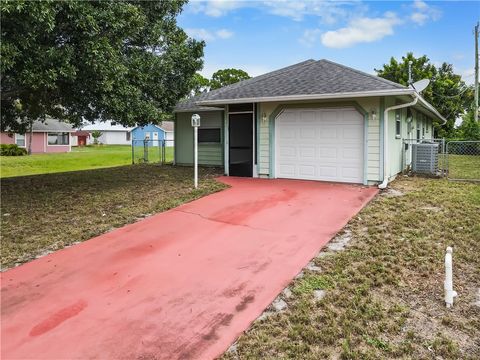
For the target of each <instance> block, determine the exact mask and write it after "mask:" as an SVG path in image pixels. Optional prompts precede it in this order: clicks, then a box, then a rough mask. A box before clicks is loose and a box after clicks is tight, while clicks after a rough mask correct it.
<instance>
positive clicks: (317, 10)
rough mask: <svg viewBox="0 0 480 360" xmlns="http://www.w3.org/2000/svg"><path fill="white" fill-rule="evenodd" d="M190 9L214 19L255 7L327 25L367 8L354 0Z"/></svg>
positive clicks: (204, 1)
mask: <svg viewBox="0 0 480 360" xmlns="http://www.w3.org/2000/svg"><path fill="white" fill-rule="evenodd" d="M189 6H190V8H191V9H192V10H193V12H195V13H203V14H205V15H208V16H212V17H220V16H224V15H227V14H228V13H230V12H232V11H234V10H238V9H241V8H255V9H259V10H262V11H264V12H267V13H269V14H273V15H277V16H283V17H288V18H290V19H292V20H295V21H301V20H303V18H304V17H305V16H316V17H318V18H320V21H321V22H322V23H325V24H333V23H335V22H337V21H338V20H340V19H345V18H346V17H348V16H349V15H350V14H351V13H355V14H357V15H358V14H359V13H360V12H361V11H364V10H365V8H366V7H365V6H364V5H362V4H361V2H359V1H354V0H338V1H330V0H263V1H248V0H243V1H242V0H240V1H238V0H193V1H192V2H191V3H190V5H189ZM348 7H353V10H352V9H350V10H351V11H348V10H349V9H348Z"/></svg>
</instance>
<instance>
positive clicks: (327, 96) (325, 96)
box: [195, 89, 415, 106]
mask: <svg viewBox="0 0 480 360" xmlns="http://www.w3.org/2000/svg"><path fill="white" fill-rule="evenodd" d="M414 93H415V90H414V89H398V90H375V91H359V92H343V93H331V94H308V95H284V96H265V97H250V98H240V99H221V100H202V101H197V102H195V105H198V106H215V105H226V104H241V103H246V102H271V101H296V100H322V99H324V100H329V99H345V98H360V97H372V96H394V95H413V94H414Z"/></svg>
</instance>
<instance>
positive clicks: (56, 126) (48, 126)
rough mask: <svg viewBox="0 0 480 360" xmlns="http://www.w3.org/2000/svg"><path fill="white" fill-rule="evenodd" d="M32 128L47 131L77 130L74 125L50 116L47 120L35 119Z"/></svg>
mask: <svg viewBox="0 0 480 360" xmlns="http://www.w3.org/2000/svg"><path fill="white" fill-rule="evenodd" d="M32 129H33V131H35V132H46V131H60V132H74V131H75V129H74V128H73V126H72V125H70V124H67V123H65V122H62V121H59V120H57V119H52V118H49V117H47V119H46V120H45V122H41V121H34V122H33V125H32Z"/></svg>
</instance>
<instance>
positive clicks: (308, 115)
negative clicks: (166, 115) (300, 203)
mask: <svg viewBox="0 0 480 360" xmlns="http://www.w3.org/2000/svg"><path fill="white" fill-rule="evenodd" d="M395 105H398V106H401V108H399V109H396V108H395V107H394V108H393V109H392V107H393V106H395ZM194 113H198V114H199V115H200V116H201V126H200V128H199V134H198V137H199V148H198V154H199V155H198V156H199V164H202V165H211V166H221V167H223V168H224V171H225V174H227V175H233V176H249V177H251V176H253V177H267V178H288V179H306V180H323V181H335V182H347V183H360V184H378V183H383V184H382V185H386V183H387V182H388V181H389V180H391V179H393V178H394V177H395V175H396V174H398V173H399V172H401V171H402V170H403V161H402V159H403V156H405V157H406V158H408V157H409V156H410V151H411V146H410V147H409V148H408V149H405V146H404V144H403V140H402V139H407V138H409V139H416V138H418V139H430V138H432V137H433V128H432V122H433V121H439V122H440V123H445V122H446V120H445V119H444V118H443V117H442V116H441V115H440V114H439V113H438V111H437V110H436V109H435V108H433V106H431V105H430V104H429V103H427V102H426V101H425V100H424V99H423V98H422V97H421V96H420V95H419V94H418V93H417V92H416V91H415V90H414V89H413V88H408V87H405V86H402V85H400V84H397V83H394V82H391V81H388V80H385V79H383V78H380V77H377V76H374V75H370V74H367V73H364V72H361V71H358V70H355V69H352V68H349V67H346V66H343V65H340V64H336V63H333V62H331V61H328V60H319V61H315V60H307V61H304V62H301V63H299V64H295V65H292V66H289V67H286V68H283V69H280V70H277V71H273V72H270V73H268V74H265V75H261V76H258V77H255V78H252V79H249V80H244V81H241V82H238V83H236V84H233V85H229V86H226V87H224V88H221V89H218V90H214V91H211V92H209V93H202V94H200V95H198V96H196V97H193V98H191V99H188V100H187V101H183V102H180V103H179V104H178V105H177V107H176V108H175V141H176V144H175V145H176V146H175V163H176V164H179V165H182V164H185V165H190V164H192V162H193V129H192V126H191V116H192V114H194ZM385 114H386V119H385ZM385 125H386V126H385ZM403 152H405V154H404V153H403Z"/></svg>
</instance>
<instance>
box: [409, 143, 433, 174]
mask: <svg viewBox="0 0 480 360" xmlns="http://www.w3.org/2000/svg"><path fill="white" fill-rule="evenodd" d="M438 145H439V144H436V143H428V142H425V143H419V144H413V145H412V171H413V172H414V173H419V174H432V175H436V174H437V171H438Z"/></svg>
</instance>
